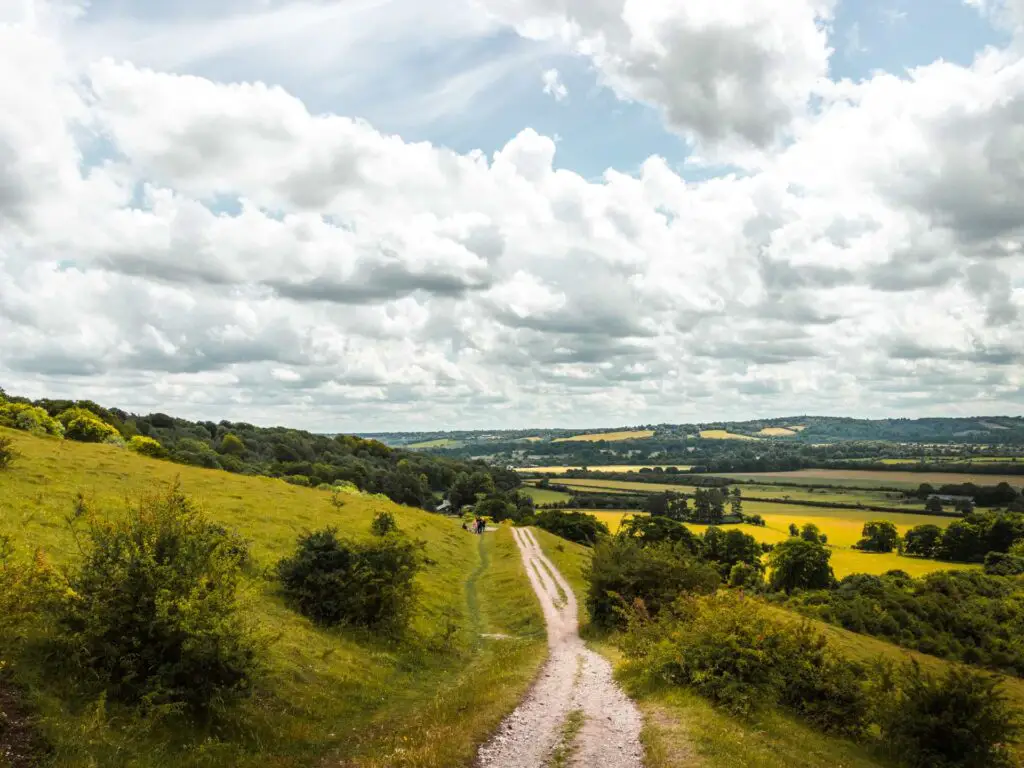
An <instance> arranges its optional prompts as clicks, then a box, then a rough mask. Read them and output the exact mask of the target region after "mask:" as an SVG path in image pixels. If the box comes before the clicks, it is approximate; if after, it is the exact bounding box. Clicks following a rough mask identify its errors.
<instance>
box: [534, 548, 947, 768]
mask: <svg viewBox="0 0 1024 768" xmlns="http://www.w3.org/2000/svg"><path fill="white" fill-rule="evenodd" d="M533 531H534V533H535V535H536V536H537V541H538V542H539V543H540V545H541V548H542V549H543V550H544V554H546V555H547V556H548V557H549V558H550V559H551V561H552V562H553V563H554V564H555V565H556V566H557V567H558V569H559V570H560V571H561V572H562V574H563V575H564V576H565V578H566V580H567V581H568V582H569V584H570V585H571V586H572V588H573V590H574V591H575V592H576V596H577V600H578V602H579V605H580V622H581V625H584V626H585V625H586V623H587V620H588V617H587V615H586V606H585V605H584V602H585V597H586V579H585V577H584V573H585V570H586V568H587V565H588V563H589V561H590V550H589V549H588V548H586V547H582V546H580V545H578V544H573V543H572V542H569V541H565V540H563V539H560V538H559V537H557V536H554V535H553V534H550V533H548V532H547V531H542V530H539V529H536V528H534V529H533ZM786 615H787V616H792V614H789V613H787V614H786ZM794 620H795V619H794ZM827 629H829V630H831V629H833V628H832V627H827ZM838 631H839V632H842V631H843V630H838ZM592 634H593V633H592V632H589V631H587V630H586V629H585V628H584V636H588V635H592ZM846 634H847V635H850V634H852V633H846ZM854 637H857V638H859V636H856V635H855V636H854ZM866 639H867V640H871V641H873V639H872V638H866ZM873 642H875V641H873ZM590 644H591V645H592V646H593V647H594V648H595V649H596V650H597V651H599V652H600V653H602V654H604V655H605V656H606V657H608V658H609V659H610V660H611V661H612V662H613V663H617V662H618V661H619V660H620V656H619V653H618V651H617V650H616V648H615V647H614V646H613V645H612V644H610V643H609V642H607V639H606V638H599V639H596V640H594V639H593V638H592V639H591V641H590ZM882 645H887V644H886V643H882ZM890 648H894V649H895V651H896V652H901V651H900V649H898V648H895V647H894V646H890ZM936 661H938V660H936ZM940 663H941V662H940ZM620 680H621V682H622V683H623V685H624V686H625V688H626V690H627V692H628V693H629V694H630V695H631V696H632V697H633V698H634V699H635V700H636V702H637V705H638V706H639V707H640V711H641V713H642V714H643V716H644V729H643V732H642V733H641V740H642V741H643V744H644V750H645V765H646V766H647V768H697V767H698V766H700V767H701V768H788V767H789V766H793V765H799V766H806V767H807V768H835V767H836V766H843V767H844V768H881V767H882V766H884V765H885V764H884V763H881V762H878V761H877V760H876V759H874V758H873V757H872V756H870V755H869V754H868V753H867V752H865V750H864V749H863V748H862V747H860V746H858V745H856V744H853V743H851V742H849V741H846V740H843V739H837V738H833V737H830V736H826V735H824V734H821V733H819V732H817V731H815V730H814V729H812V728H808V727H807V726H806V725H805V724H804V723H802V722H800V721H799V720H797V719H794V718H792V717H789V716H787V715H785V714H783V713H779V712H766V713H764V714H763V715H761V716H759V717H757V718H756V719H752V720H740V719H737V718H734V717H730V716H729V715H727V714H725V713H723V712H721V711H719V710H717V709H715V708H714V707H713V706H711V705H710V704H709V703H708V702H707V701H705V700H704V699H702V698H700V697H699V696H697V695H695V694H693V693H690V692H689V691H685V690H680V689H671V688H656V687H650V686H646V685H644V684H642V683H641V682H640V681H638V680H635V679H629V678H622V677H621V676H620Z"/></svg>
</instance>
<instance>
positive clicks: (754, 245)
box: [0, 0, 1024, 432]
mask: <svg viewBox="0 0 1024 768" xmlns="http://www.w3.org/2000/svg"><path fill="white" fill-rule="evenodd" d="M0 104H3V105H4V108H3V109H2V110H0V386H2V387H3V388H4V389H6V390H7V391H8V392H10V393H17V394H25V395H29V396H33V397H44V396H45V397H73V398H91V399H93V400H96V401H97V402H100V403H103V404H105V405H108V406H118V407H121V408H124V409H125V410H129V411H134V412H143V413H145V412H151V411H163V412H167V413H172V414H175V415H179V416H183V417H190V418H202V419H214V420H220V419H229V420H233V421H242V420H244V421H249V422H252V423H256V424H264V425H269V424H285V425H289V426H294V427H301V428H306V429H311V430H314V431H321V432H346V431H349V432H368V431H399V430H401V431H418V430H437V429H473V428H477V429H494V428H527V427H555V426H557V427H567V428H576V427H594V426H617V425H631V424H648V423H660V422H670V423H679V422H700V421H716V420H738V419H747V418H757V417H769V416H783V415H796V414H818V415H846V416H857V417H897V416H906V417H916V416H958V415H997V414H1021V413H1024V240H1022V237H1024V0H856V1H854V0H778V2H772V3H765V2H763V0H724V1H723V0H688V2H686V3H666V2H663V1H662V0H435V1H434V2H431V3H424V2H422V0H222V1H220V2H217V3H210V2H206V0H93V1H92V2H90V3H83V2H66V1H61V0H0Z"/></svg>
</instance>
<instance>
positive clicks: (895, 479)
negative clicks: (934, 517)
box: [721, 469, 1024, 488]
mask: <svg viewBox="0 0 1024 768" xmlns="http://www.w3.org/2000/svg"><path fill="white" fill-rule="evenodd" d="M721 476H722V477H732V478H735V479H737V480H749V481H752V482H757V481H758V480H770V481H772V482H777V483H780V482H786V483H793V484H795V485H822V484H832V485H850V486H858V487H862V488H878V487H880V486H885V487H891V488H916V487H917V486H919V485H920V484H921V483H931V484H932V485H936V486H938V485H943V484H946V483H974V484H976V485H996V484H998V483H1002V482H1006V483H1009V484H1010V485H1012V486H1014V487H1022V486H1024V475H987V474H986V475H980V474H978V475H976V474H971V473H969V472H964V473H962V474H961V473H959V472H899V471H893V472H888V471H885V470H868V469H799V470H795V471H793V472H724V473H722V475H721Z"/></svg>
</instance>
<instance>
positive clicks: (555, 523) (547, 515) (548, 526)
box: [534, 509, 608, 545]
mask: <svg viewBox="0 0 1024 768" xmlns="http://www.w3.org/2000/svg"><path fill="white" fill-rule="evenodd" d="M534 524H535V525H536V526H537V527H538V528H543V529H544V530H545V531H549V532H550V533H553V534H555V535H556V536H561V537H562V538H563V539H568V540H569V541H574V542H576V543H577V544H588V545H593V544H594V543H595V542H596V541H597V540H598V539H599V538H600V537H601V536H607V535H608V526H607V525H605V524H604V523H602V522H601V521H600V520H598V519H597V518H596V517H594V516H593V515H587V514H584V513H583V512H563V511H562V510H560V509H546V510H544V511H543V512H538V513H537V515H536V517H535V518H534Z"/></svg>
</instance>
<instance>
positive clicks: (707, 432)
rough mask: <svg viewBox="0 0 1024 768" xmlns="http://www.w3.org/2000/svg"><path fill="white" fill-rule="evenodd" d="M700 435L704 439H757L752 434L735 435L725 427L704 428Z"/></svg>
mask: <svg viewBox="0 0 1024 768" xmlns="http://www.w3.org/2000/svg"><path fill="white" fill-rule="evenodd" d="M700 436H701V438H702V439H704V440H757V438H756V437H751V436H750V435H735V434H733V433H732V432H727V431H726V430H724V429H702V430H701V432H700Z"/></svg>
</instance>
